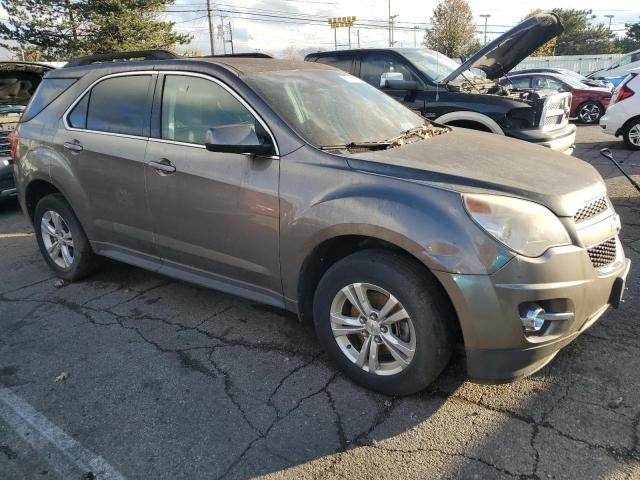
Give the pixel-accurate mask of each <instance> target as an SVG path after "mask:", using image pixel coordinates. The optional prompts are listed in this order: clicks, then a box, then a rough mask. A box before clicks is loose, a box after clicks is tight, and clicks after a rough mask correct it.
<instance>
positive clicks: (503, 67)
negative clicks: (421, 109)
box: [442, 13, 564, 83]
mask: <svg viewBox="0 0 640 480" xmlns="http://www.w3.org/2000/svg"><path fill="white" fill-rule="evenodd" d="M563 31H564V27H563V26H562V24H561V23H560V19H559V18H558V17H557V16H556V15H554V14H553V13H541V14H539V15H534V16H533V17H529V18H527V19H526V20H525V21H524V22H522V23H521V24H520V25H516V26H515V27H513V28H512V29H511V30H509V31H508V32H505V33H504V34H502V35H500V36H499V37H498V38H496V39H495V40H493V41H492V42H490V43H488V44H487V45H485V46H484V47H483V48H481V49H480V50H478V51H477V52H476V53H475V54H474V55H473V56H472V57H471V58H469V60H467V61H466V62H464V63H462V65H460V67H459V68H458V69H457V70H455V71H453V72H452V73H451V74H450V75H449V76H447V77H445V78H444V79H443V80H442V81H443V83H447V82H450V81H451V80H454V79H455V78H457V77H459V76H460V75H461V74H462V73H464V72H466V71H467V70H469V69H471V68H477V69H480V70H482V71H483V72H484V73H485V74H486V75H487V78H489V79H491V80H495V79H497V78H500V77H502V76H503V75H504V74H506V73H509V72H510V71H511V70H512V69H513V68H514V67H515V66H516V65H518V64H519V63H520V62H521V61H522V60H524V59H525V58H527V57H528V56H529V55H531V54H532V53H533V52H535V51H536V50H537V49H538V48H539V47H541V46H542V45H544V44H545V43H547V42H548V41H549V40H551V39H553V38H555V37H557V36H558V35H560V34H561V33H562V32H563Z"/></svg>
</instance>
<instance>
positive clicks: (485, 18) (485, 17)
mask: <svg viewBox="0 0 640 480" xmlns="http://www.w3.org/2000/svg"><path fill="white" fill-rule="evenodd" d="M480 16H481V17H482V18H484V44H485V45H486V44H487V20H488V19H489V17H490V16H491V15H490V14H488V13H485V14H484V15H480Z"/></svg>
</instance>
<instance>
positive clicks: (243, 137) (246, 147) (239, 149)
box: [205, 123, 274, 156]
mask: <svg viewBox="0 0 640 480" xmlns="http://www.w3.org/2000/svg"><path fill="white" fill-rule="evenodd" d="M205 147H206V148H207V150H209V151H210V152H224V153H245V154H250V155H262V156H269V155H273V154H274V148H273V145H272V144H271V142H270V141H269V140H260V139H259V138H258V135H257V134H256V130H255V128H254V127H253V125H250V124H248V123H237V124H234V125H224V126H222V127H216V128H210V129H209V130H207V135H206V139H205Z"/></svg>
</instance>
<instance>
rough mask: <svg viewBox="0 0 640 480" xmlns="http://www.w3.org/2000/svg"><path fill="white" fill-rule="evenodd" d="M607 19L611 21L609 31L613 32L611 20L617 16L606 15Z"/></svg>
mask: <svg viewBox="0 0 640 480" xmlns="http://www.w3.org/2000/svg"><path fill="white" fill-rule="evenodd" d="M605 17H606V18H608V19H609V31H611V19H612V18H613V17H615V15H605Z"/></svg>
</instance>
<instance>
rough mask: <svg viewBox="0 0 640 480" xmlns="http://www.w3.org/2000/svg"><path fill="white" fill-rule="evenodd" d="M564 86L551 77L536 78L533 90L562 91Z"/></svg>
mask: <svg viewBox="0 0 640 480" xmlns="http://www.w3.org/2000/svg"><path fill="white" fill-rule="evenodd" d="M563 87H564V84H563V83H562V82H561V81H560V80H556V79H555V78H551V77H534V78H533V88H534V89H535V90H560V89H562V88H563Z"/></svg>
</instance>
